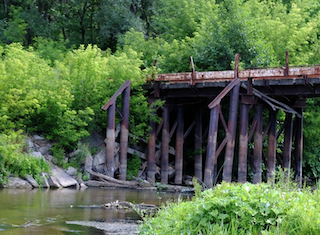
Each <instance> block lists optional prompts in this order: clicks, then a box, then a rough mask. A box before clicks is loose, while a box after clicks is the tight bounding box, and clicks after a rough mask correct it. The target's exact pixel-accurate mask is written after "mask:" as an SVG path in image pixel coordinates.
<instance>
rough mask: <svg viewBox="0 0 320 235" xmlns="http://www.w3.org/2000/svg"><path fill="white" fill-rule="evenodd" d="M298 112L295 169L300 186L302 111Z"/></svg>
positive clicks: (296, 119)
mask: <svg viewBox="0 0 320 235" xmlns="http://www.w3.org/2000/svg"><path fill="white" fill-rule="evenodd" d="M298 112H299V113H300V115H301V118H299V117H297V116H296V117H295V128H296V132H295V165H296V166H295V168H296V172H295V173H296V181H297V183H298V185H299V186H300V187H301V186H302V154H303V109H302V108H300V109H299V110H298Z"/></svg>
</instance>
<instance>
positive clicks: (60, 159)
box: [50, 144, 66, 166]
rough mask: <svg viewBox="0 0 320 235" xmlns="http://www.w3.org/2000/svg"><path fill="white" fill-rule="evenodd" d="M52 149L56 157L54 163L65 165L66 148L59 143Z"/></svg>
mask: <svg viewBox="0 0 320 235" xmlns="http://www.w3.org/2000/svg"><path fill="white" fill-rule="evenodd" d="M50 150H51V152H52V155H53V157H54V159H53V163H54V164H56V165H58V166H65V165H66V160H65V158H66V154H65V150H64V149H63V148H62V147H61V146H60V145H59V144H55V145H53V146H52V147H51V149H50Z"/></svg>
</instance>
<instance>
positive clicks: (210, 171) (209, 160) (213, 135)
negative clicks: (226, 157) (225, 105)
mask: <svg viewBox="0 0 320 235" xmlns="http://www.w3.org/2000/svg"><path fill="white" fill-rule="evenodd" d="M219 112H220V104H219V105H217V106H215V107H213V108H212V109H211V110H210V123H209V133H208V146H207V155H206V164H205V170H204V184H205V185H206V186H207V187H209V188H212V186H213V183H216V180H217V179H216V178H217V156H216V149H217V134H218V122H219Z"/></svg>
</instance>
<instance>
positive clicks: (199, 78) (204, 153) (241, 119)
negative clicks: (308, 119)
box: [145, 66, 320, 187]
mask: <svg viewBox="0 0 320 235" xmlns="http://www.w3.org/2000/svg"><path fill="white" fill-rule="evenodd" d="M252 71H253V72H252ZM252 71H249V72H248V70H246V71H238V70H237V66H236V69H235V70H234V71H231V72H230V71H223V72H220V74H219V72H216V74H214V73H215V72H203V73H197V72H195V71H193V72H190V73H180V74H160V75H158V77H157V78H156V79H154V80H153V81H152V82H150V83H149V84H147V85H146V86H145V89H146V90H148V95H149V102H150V103H153V102H154V101H155V100H157V99H161V100H164V101H165V104H164V106H163V108H162V109H161V110H158V111H157V113H155V115H160V116H162V122H161V123H159V124H155V123H154V122H152V121H150V126H151V128H152V130H151V132H150V139H149V143H148V157H147V158H148V165H147V179H148V181H150V182H155V180H156V179H155V172H156V168H157V167H160V169H161V183H163V184H167V183H169V182H172V183H174V184H181V183H182V182H183V176H184V175H186V174H187V175H193V176H195V177H197V178H198V179H199V180H200V181H203V182H204V184H205V185H206V186H207V187H212V186H213V185H214V184H215V183H216V182H218V181H221V180H223V181H227V182H231V181H238V182H246V181H250V182H253V183H259V182H262V181H267V180H274V172H275V170H276V167H277V165H279V166H281V167H282V168H283V169H288V170H289V171H290V170H291V171H294V175H295V177H296V179H297V182H298V183H299V184H300V185H301V183H302V156H303V109H304V107H305V103H306V99H307V98H309V97H318V96H320V72H319V67H312V68H294V69H290V68H289V67H288V66H286V67H284V68H281V69H270V70H263V71H262V70H252ZM270 71H271V73H270ZM230 74H231V75H230ZM257 74H258V75H257ZM249 75H250V76H249ZM217 77H218V78H217ZM159 143H160V144H161V147H160V148H159V150H158V151H156V149H157V148H156V145H157V144H159ZM158 147H159V146H158ZM172 148H174V149H175V151H174V154H172V151H171V150H172ZM170 151H171V152H170ZM187 164H188V166H190V164H193V167H192V168H193V169H192V170H190V167H188V168H187V167H186V166H187ZM170 168H174V170H175V174H174V175H173V176H172V175H170V173H169V172H170ZM170 176H171V177H172V178H171V179H170Z"/></svg>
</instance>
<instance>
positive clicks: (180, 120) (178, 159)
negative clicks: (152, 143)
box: [174, 106, 184, 184]
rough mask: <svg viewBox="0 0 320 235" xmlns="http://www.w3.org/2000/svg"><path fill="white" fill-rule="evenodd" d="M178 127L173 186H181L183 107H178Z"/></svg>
mask: <svg viewBox="0 0 320 235" xmlns="http://www.w3.org/2000/svg"><path fill="white" fill-rule="evenodd" d="M177 120H178V127H177V134H176V156H175V171H176V172H175V178H174V183H175V184H182V170H183V142H184V139H183V134H184V133H183V132H184V117H183V107H182V106H178V117H177Z"/></svg>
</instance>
